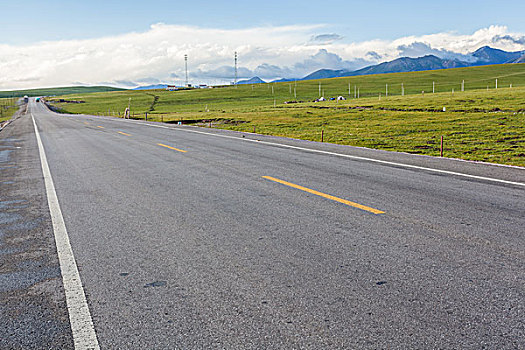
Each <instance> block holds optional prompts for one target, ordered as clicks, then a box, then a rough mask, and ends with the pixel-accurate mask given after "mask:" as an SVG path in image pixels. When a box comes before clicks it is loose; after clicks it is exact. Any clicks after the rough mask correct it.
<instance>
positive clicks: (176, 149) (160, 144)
mask: <svg viewBox="0 0 525 350" xmlns="http://www.w3.org/2000/svg"><path fill="white" fill-rule="evenodd" d="M157 145H159V146H161V147H166V148H169V149H172V150H174V151H179V152H182V153H186V151H184V150H182V149H178V148H175V147H171V146H168V145H164V144H162V143H157Z"/></svg>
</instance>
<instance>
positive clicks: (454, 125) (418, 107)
mask: <svg viewBox="0 0 525 350" xmlns="http://www.w3.org/2000/svg"><path fill="white" fill-rule="evenodd" d="M496 79H497V80H498V89H496ZM463 80H464V81H465V85H464V86H465V91H464V92H462V91H461V85H462V81H463ZM386 84H388V97H387V96H385V95H386ZM511 84H512V88H511V87H510V86H511ZM349 85H350V91H349ZM319 86H321V88H320V89H321V95H323V96H324V97H326V98H329V97H337V96H344V97H346V98H347V100H346V101H339V102H337V101H326V102H320V103H314V102H312V101H313V100H314V99H316V98H318V97H319ZM433 86H434V89H435V93H432V88H433ZM402 87H403V89H404V96H402ZM487 87H488V89H487ZM452 89H454V92H452ZM357 91H359V98H356V95H357ZM423 91H424V93H423ZM349 92H350V93H349ZM380 94H381V96H380ZM295 96H297V98H295ZM61 98H64V99H66V100H70V101H71V100H82V101H85V103H80V104H73V103H58V104H56V106H57V107H58V108H60V109H62V110H63V111H66V112H70V113H86V114H104V115H118V113H121V114H122V113H123V111H124V109H125V108H126V107H127V105H128V103H129V99H130V98H131V110H132V113H133V114H134V115H135V118H141V119H143V118H144V116H145V113H148V115H149V118H150V119H152V120H157V121H161V120H162V121H165V122H169V121H183V122H184V123H194V124H197V125H202V126H207V125H209V124H208V123H209V121H212V126H213V127H218V128H224V129H232V130H241V131H253V130H254V128H255V130H256V132H258V133H262V134H270V135H278V136H287V137H294V138H300V139H306V140H317V141H319V140H320V138H321V131H322V130H324V141H326V142H333V143H338V144H345V145H354V146H364V147H371V148H378V149H386V150H394V151H403V152H410V153H419V154H427V155H433V156H436V155H439V146H440V145H439V143H440V137H441V136H442V135H443V136H444V139H445V149H444V155H445V156H447V157H454V158H461V159H468V160H478V161H487V162H495V163H502V164H512V165H520V166H525V114H524V111H525V64H514V65H496V66H485V67H472V68H460V69H448V70H439V71H425V72H414V73H396V74H383V75H373V76H359V77H348V78H335V79H325V80H313V81H298V82H292V83H277V84H257V85H243V86H237V87H223V88H214V89H202V90H187V91H177V92H169V91H163V90H149V91H114V92H106V93H93V94H82V95H77V94H75V95H68V96H62V97H61ZM294 100H297V101H299V103H290V104H285V102H287V101H294ZM443 107H445V109H446V111H443Z"/></svg>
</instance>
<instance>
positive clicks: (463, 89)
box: [461, 80, 465, 92]
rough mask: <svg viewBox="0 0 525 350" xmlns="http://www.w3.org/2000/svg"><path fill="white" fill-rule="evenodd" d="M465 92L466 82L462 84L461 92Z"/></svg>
mask: <svg viewBox="0 0 525 350" xmlns="http://www.w3.org/2000/svg"><path fill="white" fill-rule="evenodd" d="M464 91H465V80H463V81H462V82H461V92H464Z"/></svg>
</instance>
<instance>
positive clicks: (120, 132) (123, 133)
mask: <svg viewBox="0 0 525 350" xmlns="http://www.w3.org/2000/svg"><path fill="white" fill-rule="evenodd" d="M117 132H118V133H119V134H122V135H126V136H131V135H130V134H126V133H125V132H122V131H117Z"/></svg>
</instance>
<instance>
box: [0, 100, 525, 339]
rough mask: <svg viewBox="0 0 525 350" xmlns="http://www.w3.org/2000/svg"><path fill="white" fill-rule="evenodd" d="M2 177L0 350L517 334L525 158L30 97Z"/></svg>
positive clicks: (0, 137)
mask: <svg viewBox="0 0 525 350" xmlns="http://www.w3.org/2000/svg"><path fill="white" fill-rule="evenodd" d="M33 120H34V122H33ZM35 124H36V126H37V130H38V133H36V131H35V127H34V125H35ZM37 134H38V135H37ZM38 139H40V140H41V145H42V149H41V150H39V145H38ZM42 153H44V155H45V156H44V157H45V159H43V160H42V158H41V157H42ZM41 161H44V162H45V163H46V164H47V165H46V166H48V169H49V172H50V176H45V169H44V170H43V168H42V163H41ZM0 176H1V181H0V191H1V192H0V193H1V194H2V196H1V197H2V199H1V201H0V205H1V208H2V211H1V213H0V215H1V216H0V240H1V241H0V252H1V253H0V254H1V255H0V259H2V260H0V261H1V262H2V266H1V270H0V299H1V301H2V302H1V305H2V306H0V311H1V314H0V316H1V319H2V330H1V332H0V348H31V349H33V348H34V349H38V348H46V349H49V348H57V349H66V348H74V347H75V344H76V348H77V349H79V348H89V347H90V346H94V347H96V346H99V347H100V348H101V349H357V348H359V349H397V348H399V349H405V348H419V349H436V348H441V349H452V348H457V349H484V348H486V349H523V348H525V343H524V340H523V339H525V169H523V168H516V167H503V166H494V165H486V164H475V163H472V162H464V161H458V160H450V159H437V158H432V157H424V156H414V155H408V154H400V153H394V152H384V151H375V150H368V149H362V148H353V147H344V146H337V145H329V144H319V143H314V142H307V141H298V140H289V139H283V138H276V137H269V136H261V135H254V134H241V133H235V132H229V131H221V130H213V129H205V128H195V127H189V126H176V125H167V124H157V123H147V122H140V121H128V120H122V119H112V118H105V117H94V116H70V115H58V114H55V113H52V112H50V111H48V110H47V109H46V108H45V107H44V106H43V105H42V104H41V103H36V102H34V100H31V101H30V103H29V108H28V113H27V114H25V115H22V116H20V117H19V118H17V119H16V120H15V121H14V122H13V123H12V124H11V125H9V126H8V127H7V128H6V129H4V130H3V131H2V132H1V133H0ZM50 185H52V186H53V187H54V191H51V190H50V188H49V186H50ZM53 193H54V194H55V195H56V199H57V202H56V203H55V202H53V201H52V200H50V199H49V198H50V196H53ZM53 203H54V204H53ZM57 208H58V209H59V213H61V217H62V218H63V223H64V225H65V226H64V227H63V231H64V232H65V234H66V235H65V237H67V239H68V240H69V244H70V247H71V253H72V254H71V255H68V253H67V252H66V253H64V252H62V253H61V254H62V255H64V256H60V257H59V255H58V253H57V244H59V245H60V244H62V243H60V242H58V241H57V242H56V241H55V237H54V234H57V230H58V232H59V233H60V232H61V231H60V230H61V229H60V225H59V223H58V224H57V220H58V219H57V218H58V217H59V216H57V214H56V213H57V212H56V210H57ZM53 213H54V214H53ZM52 216H53V220H54V221H52V219H51V217H52ZM58 221H60V220H58ZM57 225H58V226H57ZM58 239H60V238H57V240H58ZM64 249H65V248H64ZM59 250H61V248H59ZM67 259H70V260H69V261H71V259H73V260H72V261H73V262H76V265H77V266H78V269H77V270H78V273H79V277H80V280H81V283H77V284H76V287H75V278H74V277H72V278H69V277H67V276H66V277H65V275H68V276H70V275H69V272H64V271H65V270H64V269H65V267H64V264H67V261H68V260H67ZM61 268H62V270H61ZM71 271H73V270H71ZM71 273H73V272H71ZM71 276H74V275H71ZM71 276H70V277H71ZM72 281H73V282H72ZM71 283H73V284H71ZM64 286H65V287H66V290H68V289H71V290H73V293H76V294H75V295H74V297H73V299H71V297H68V298H69V299H68V298H66V294H65V289H64ZM75 288H80V290H78V289H75ZM70 293H71V291H70ZM82 296H85V299H82ZM82 300H85V305H86V306H87V309H82V305H83V304H82ZM75 303H77V304H75ZM75 305H76V306H75ZM79 310H80V311H79ZM82 310H83V311H82ZM85 311H87V313H86V312H85ZM70 320H71V321H70ZM72 328H73V331H72ZM75 329H76V330H75ZM90 329H91V330H92V331H93V332H92V333H90ZM73 333H75V334H73ZM90 334H91V335H93V334H94V335H95V338H94V341H95V342H96V343H90V341H93V339H92V338H90ZM93 344H94V345H93Z"/></svg>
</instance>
